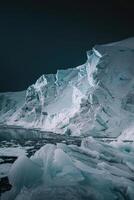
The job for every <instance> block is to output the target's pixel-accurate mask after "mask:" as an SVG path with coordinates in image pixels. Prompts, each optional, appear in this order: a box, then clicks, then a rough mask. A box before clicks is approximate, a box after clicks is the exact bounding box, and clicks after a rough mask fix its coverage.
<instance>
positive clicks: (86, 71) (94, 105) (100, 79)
mask: <svg viewBox="0 0 134 200" xmlns="http://www.w3.org/2000/svg"><path fill="white" fill-rule="evenodd" d="M132 42H133V44H134V39H133V38H132V39H128V40H125V41H121V42H117V43H113V44H108V45H96V46H95V47H94V48H93V49H92V50H90V51H88V52H87V61H86V63H85V64H83V65H81V66H78V67H76V68H70V69H66V70H58V71H57V73H56V74H47V75H42V76H41V77H40V78H39V79H38V80H37V81H36V83H35V84H33V85H31V86H29V88H28V89H27V90H26V92H23V94H25V95H21V97H20V94H17V95H16V93H11V94H8V95H7V93H4V94H0V122H1V123H3V124H7V125H19V126H23V127H27V128H39V129H42V130H46V131H53V132H56V133H61V134H63V133H65V134H69V135H70V134H72V135H93V136H97V137H117V136H120V138H121V134H124V133H125V130H128V129H129V127H134V67H133V65H134V45H132ZM13 97H14V98H13ZM7 98H8V103H7V104H8V105H7V106H5V105H6V103H5V102H7ZM130 132H131V134H130ZM125 135H126V134H125ZM129 135H130V136H129V137H130V138H131V139H134V133H133V131H129Z"/></svg>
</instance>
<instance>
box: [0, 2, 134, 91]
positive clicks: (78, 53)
mask: <svg viewBox="0 0 134 200" xmlns="http://www.w3.org/2000/svg"><path fill="white" fill-rule="evenodd" d="M4 2H5V3H1V4H0V91H1V92H2V91H16V90H24V89H26V88H27V87H28V86H29V85H30V84H32V83H34V82H35V81H36V79H37V78H38V77H39V76H40V75H42V74H43V73H55V72H56V70H57V69H58V68H68V67H75V66H77V65H80V64H82V63H84V62H85V61H86V51H87V50H89V49H90V48H91V47H92V46H93V45H95V44H101V43H108V42H112V41H118V40H121V39H124V38H127V37H132V36H134V14H133V13H134V5H133V4H132V3H131V2H132V1H128V0H127V1H125V0H120V1H118V0H116V1H114V0H111V1H110V0H107V1H103V0H100V1H99V0H98V1H96V0H92V1H90V0H88V1H85V0H81V1H79V0H77V1H75V0H72V1H69V0H68V1H66V0H63V1H61V2H60V1H56V0H55V1H54V0H53V1H51V0H44V1H43V0H42V1H41V0H33V1H28V0H27V1H22V2H21V0H19V1H18V2H19V3H17V2H13V1H12V3H10V2H11V1H10V2H6V1H4Z"/></svg>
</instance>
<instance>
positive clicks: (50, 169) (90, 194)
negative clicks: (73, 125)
mask: <svg viewBox="0 0 134 200" xmlns="http://www.w3.org/2000/svg"><path fill="white" fill-rule="evenodd" d="M117 143H119V141H118V142H117ZM117 143H116V142H114V143H111V144H105V143H103V142H99V141H97V140H95V139H93V138H91V137H90V138H86V139H84V140H83V142H82V145H81V147H77V146H75V145H70V146H67V145H65V144H57V145H52V144H47V145H45V146H43V147H42V148H41V149H40V150H39V151H37V152H36V153H35V155H34V156H32V157H31V158H27V157H21V158H19V159H18V160H17V161H16V162H15V163H14V164H13V166H12V169H11V171H10V174H9V180H10V183H11V184H12V189H11V191H9V192H6V193H5V194H3V195H2V200H24V199H25V200H44V199H45V200H50V199H54V200H57V199H58V200H60V199H61V200H72V199H73V200H86V199H92V200H106V199H108V200H113V199H118V200H124V199H129V200H133V195H134V192H133V191H134V171H133V169H134V161H133V152H134V148H133V146H132V148H131V150H130V151H125V146H126V144H124V143H122V146H121V145H120V146H119V144H117ZM123 145H124V146H123Z"/></svg>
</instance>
